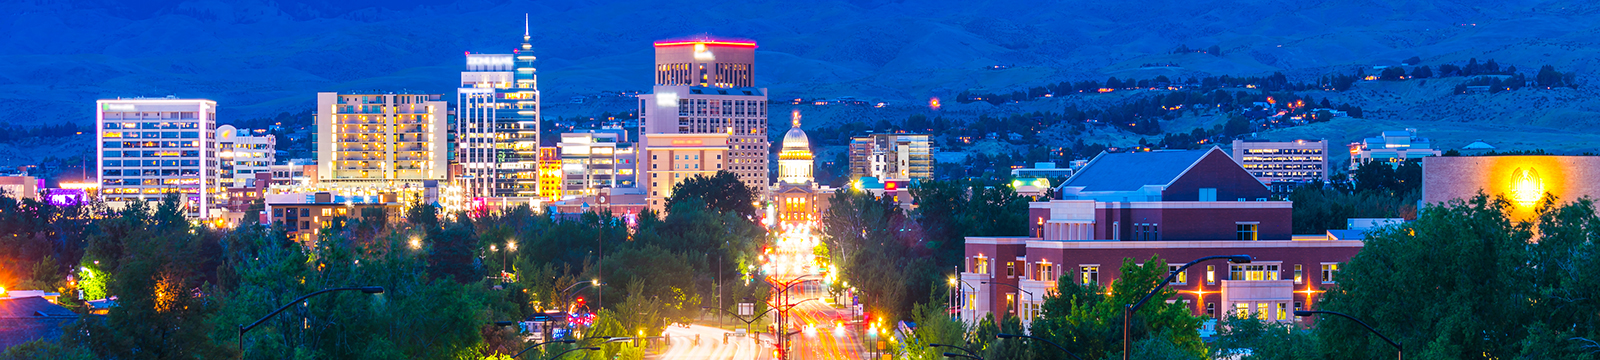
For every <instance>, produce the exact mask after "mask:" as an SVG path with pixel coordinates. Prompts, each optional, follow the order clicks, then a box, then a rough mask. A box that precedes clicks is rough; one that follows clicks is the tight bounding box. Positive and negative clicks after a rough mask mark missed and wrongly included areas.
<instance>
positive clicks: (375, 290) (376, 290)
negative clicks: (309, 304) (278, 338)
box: [239, 286, 383, 359]
mask: <svg viewBox="0 0 1600 360" xmlns="http://www.w3.org/2000/svg"><path fill="white" fill-rule="evenodd" d="M335 291H360V292H362V293H364V294H382V293H383V287H382V286H363V287H344V288H332V289H322V290H317V291H316V292H313V293H310V294H305V295H304V296H301V297H299V298H297V299H294V301H290V302H289V303H287V304H283V306H282V307H279V308H278V310H273V311H272V313H271V314H267V316H263V317H261V319H258V320H256V321H255V322H253V323H250V325H239V358H241V359H242V358H244V333H245V332H246V331H250V329H254V328H256V326H258V325H261V323H263V322H266V321H267V319H271V318H272V317H273V316H276V315H278V313H281V312H283V311H284V310H288V309H289V307H290V306H294V304H299V303H300V302H301V301H305V300H306V299H307V298H310V297H312V296H317V295H322V294H325V293H330V292H335Z"/></svg>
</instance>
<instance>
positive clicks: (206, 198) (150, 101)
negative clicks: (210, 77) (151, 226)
mask: <svg viewBox="0 0 1600 360" xmlns="http://www.w3.org/2000/svg"><path fill="white" fill-rule="evenodd" d="M95 105H96V106H95V128H96V129H98V132H97V136H96V138H97V139H98V141H96V142H95V143H96V144H95V148H96V150H98V151H97V152H98V153H99V159H100V174H99V176H98V180H99V183H100V189H101V190H100V195H101V197H102V198H103V199H104V200H105V201H107V202H111V203H118V202H127V201H134V200H161V199H162V198H164V197H165V196H166V194H169V193H177V194H179V196H180V197H181V199H182V200H183V205H184V207H185V209H186V210H187V212H188V214H189V216H191V217H197V218H210V217H211V216H214V215H217V214H214V213H220V211H221V209H222V207H221V206H219V204H218V203H217V199H218V197H219V195H220V194H221V193H222V192H223V191H224V190H223V187H222V186H220V185H219V184H218V177H219V175H218V173H219V170H218V167H219V165H220V162H219V161H218V159H217V140H216V133H215V131H216V127H217V102H215V101H211V100H204V99H175V98H135V99H108V100H99V101H96V102H95Z"/></svg>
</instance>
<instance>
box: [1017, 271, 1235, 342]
mask: <svg viewBox="0 0 1600 360" xmlns="http://www.w3.org/2000/svg"><path fill="white" fill-rule="evenodd" d="M1120 270H1121V271H1120V272H1119V273H1120V274H1122V275H1121V277H1120V278H1118V279H1117V280H1116V282H1115V283H1114V284H1112V287H1111V289H1113V290H1112V291H1111V294H1110V295H1109V296H1108V295H1106V294H1105V292H1106V289H1105V288H1102V287H1100V286H1099V285H1096V284H1087V285H1080V284H1078V281H1076V280H1077V279H1074V278H1073V277H1072V276H1070V275H1063V276H1062V277H1061V279H1060V281H1057V282H1056V292H1055V294H1054V295H1046V296H1045V300H1044V304H1043V305H1042V306H1041V312H1040V314H1039V316H1038V317H1036V318H1034V320H1033V324H1032V327H1031V328H1030V333H1031V334H1032V335H1033V336H1038V337H1042V338H1045V339H1049V340H1050V341H1052V342H1055V343H1057V344H1060V345H1061V346H1064V347H1066V348H1067V349H1068V350H1069V351H1071V352H1072V353H1073V354H1076V355H1078V356H1079V357H1082V358H1085V359H1101V358H1107V357H1115V356H1119V355H1120V354H1121V352H1122V343H1121V340H1122V309H1123V307H1125V306H1126V305H1127V304H1132V303H1133V302H1135V301H1138V300H1139V298H1140V297H1143V296H1144V295H1145V294H1147V293H1149V292H1150V291H1151V290H1152V289H1153V288H1154V287H1155V286H1156V284H1157V283H1158V282H1159V281H1161V279H1163V278H1165V277H1166V276H1167V274H1168V271H1167V270H1168V269H1167V262H1166V261H1165V260H1162V259H1161V258H1160V257H1158V256H1152V257H1151V258H1150V259H1148V260H1146V261H1145V263H1144V265H1143V266H1139V265H1135V264H1134V259H1132V258H1127V259H1123V261H1122V267H1121V269H1120ZM1176 295H1177V290H1173V289H1172V288H1170V287H1168V288H1162V289H1161V291H1160V292H1158V293H1157V294H1156V295H1155V296H1152V297H1151V298H1150V301H1149V302H1147V303H1145V304H1144V306H1143V307H1141V308H1139V310H1138V311H1136V312H1134V314H1133V315H1134V322H1133V324H1132V327H1131V329H1132V332H1131V334H1132V335H1133V339H1134V340H1135V342H1136V344H1137V343H1139V342H1142V341H1144V340H1146V339H1152V338H1160V339H1163V340H1161V341H1165V342H1169V343H1170V346H1171V347H1173V348H1176V349H1179V350H1181V351H1180V352H1181V353H1182V354H1185V355H1184V356H1183V357H1184V358H1198V357H1200V356H1202V355H1203V352H1204V351H1203V350H1204V346H1203V345H1202V344H1201V342H1200V335H1199V329H1200V318H1199V317H1196V316H1194V315H1190V312H1189V309H1188V308H1186V307H1185V306H1184V304H1183V303H1182V302H1174V303H1167V302H1165V301H1163V300H1165V299H1170V298H1173V297H1174V296H1176ZM1032 346H1033V348H1034V349H1035V352H1034V353H1037V354H1059V351H1054V349H1053V348H1049V346H1050V345H1048V344H1042V343H1035V344H1033V345H1032ZM1167 346H1168V345H1167V344H1161V343H1160V342H1156V343H1151V344H1146V345H1142V346H1141V347H1139V348H1135V350H1134V351H1135V352H1136V353H1137V354H1145V355H1152V354H1157V353H1161V354H1166V353H1168V352H1167V351H1163V350H1162V349H1165V348H1166V347H1167ZM1047 358H1048V359H1062V358H1066V357H1065V356H1064V355H1052V357H1047Z"/></svg>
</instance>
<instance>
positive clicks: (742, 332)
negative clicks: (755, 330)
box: [733, 329, 747, 337]
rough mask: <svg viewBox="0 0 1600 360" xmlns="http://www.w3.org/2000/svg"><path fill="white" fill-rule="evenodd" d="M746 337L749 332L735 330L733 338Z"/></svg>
mask: <svg viewBox="0 0 1600 360" xmlns="http://www.w3.org/2000/svg"><path fill="white" fill-rule="evenodd" d="M745 335H747V332H746V331H745V330H744V329H734V330H733V336H738V337H745Z"/></svg>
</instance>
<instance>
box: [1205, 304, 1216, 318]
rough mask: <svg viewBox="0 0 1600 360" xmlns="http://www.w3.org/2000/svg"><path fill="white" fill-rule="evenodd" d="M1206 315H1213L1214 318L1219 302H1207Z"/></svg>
mask: <svg viewBox="0 0 1600 360" xmlns="http://www.w3.org/2000/svg"><path fill="white" fill-rule="evenodd" d="M1206 316H1207V317H1212V318H1215V317H1217V303H1214V302H1208V303H1206Z"/></svg>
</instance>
